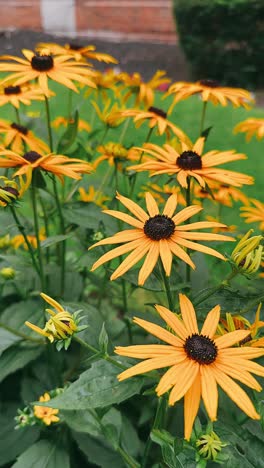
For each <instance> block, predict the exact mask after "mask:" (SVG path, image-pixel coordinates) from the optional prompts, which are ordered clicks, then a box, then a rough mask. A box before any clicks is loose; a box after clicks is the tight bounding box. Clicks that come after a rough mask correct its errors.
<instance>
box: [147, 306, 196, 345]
mask: <svg viewBox="0 0 264 468" xmlns="http://www.w3.org/2000/svg"><path fill="white" fill-rule="evenodd" d="M155 308H156V310H157V311H158V313H159V314H160V316H161V317H162V318H163V320H165V322H166V323H167V325H169V327H171V328H172V329H173V330H174V331H175V333H177V335H178V336H179V337H180V338H181V339H182V340H186V338H188V336H189V332H188V330H186V328H185V325H184V324H183V322H182V321H181V320H180V319H179V318H178V317H177V315H176V314H174V313H173V312H171V311H170V310H169V309H167V308H166V307H163V306H161V305H155Z"/></svg>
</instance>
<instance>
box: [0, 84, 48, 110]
mask: <svg viewBox="0 0 264 468" xmlns="http://www.w3.org/2000/svg"><path fill="white" fill-rule="evenodd" d="M50 95H52V96H54V93H52V92H50ZM44 99H45V97H44V95H43V91H42V89H40V88H39V87H38V86H32V85H31V86H29V85H27V86H11V85H9V86H5V87H2V89H1V94H0V106H4V105H5V104H11V105H12V106H14V107H16V109H19V106H20V104H24V105H25V106H29V105H30V104H31V101H44Z"/></svg>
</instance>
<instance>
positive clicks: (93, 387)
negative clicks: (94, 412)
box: [43, 357, 143, 410]
mask: <svg viewBox="0 0 264 468" xmlns="http://www.w3.org/2000/svg"><path fill="white" fill-rule="evenodd" d="M113 359H117V358H116V357H114V358H113ZM119 373H120V369H118V368H117V367H116V366H114V365H113V364H111V363H109V362H106V361H97V362H95V363H93V364H92V366H91V368H90V369H88V370H87V371H85V372H83V374H81V375H80V377H79V379H78V380H77V381H76V382H74V383H73V384H71V385H70V386H69V387H68V388H67V389H66V390H65V391H64V392H63V394H61V395H59V396H58V397H56V398H53V399H52V400H49V404H48V405H45V404H43V406H49V407H52V408H58V409H63V410H74V409H75V410H81V409H90V408H104V407H106V406H110V405H114V404H118V403H121V402H122V401H124V400H127V399H128V398H130V397H131V396H133V395H136V394H138V393H139V392H140V390H141V388H142V385H143V379H141V378H138V379H133V380H131V381H129V382H127V381H124V382H118V380H117V375H118V374H119Z"/></svg>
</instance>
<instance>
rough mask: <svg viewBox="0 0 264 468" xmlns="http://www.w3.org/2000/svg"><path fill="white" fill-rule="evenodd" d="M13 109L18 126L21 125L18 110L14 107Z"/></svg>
mask: <svg viewBox="0 0 264 468" xmlns="http://www.w3.org/2000/svg"><path fill="white" fill-rule="evenodd" d="M14 109H15V114H16V120H17V123H18V124H19V125H21V120H20V115H19V110H18V109H17V108H16V107H14Z"/></svg>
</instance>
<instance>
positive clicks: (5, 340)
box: [0, 325, 21, 355]
mask: <svg viewBox="0 0 264 468" xmlns="http://www.w3.org/2000/svg"><path fill="white" fill-rule="evenodd" d="M0 327H1V325H0ZM20 340H21V338H20V337H19V336H17V335H14V334H13V333H11V332H9V331H8V330H5V329H4V328H0V355H1V354H2V353H3V351H5V350H6V349H7V348H9V347H10V346H12V345H13V344H14V343H16V342H17V341H20Z"/></svg>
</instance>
